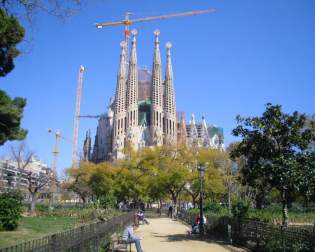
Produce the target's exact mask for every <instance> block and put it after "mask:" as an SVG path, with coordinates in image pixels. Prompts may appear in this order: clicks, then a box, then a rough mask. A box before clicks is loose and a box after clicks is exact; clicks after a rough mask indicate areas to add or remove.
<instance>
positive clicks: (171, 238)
mask: <svg viewBox="0 0 315 252" xmlns="http://www.w3.org/2000/svg"><path fill="white" fill-rule="evenodd" d="M151 235H152V236H154V237H158V238H167V240H166V241H164V242H177V241H202V242H207V243H217V244H220V245H228V244H229V243H228V242H227V241H226V240H223V239H218V238H215V237H204V238H200V237H199V236H198V235H188V234H160V233H154V232H152V233H151Z"/></svg>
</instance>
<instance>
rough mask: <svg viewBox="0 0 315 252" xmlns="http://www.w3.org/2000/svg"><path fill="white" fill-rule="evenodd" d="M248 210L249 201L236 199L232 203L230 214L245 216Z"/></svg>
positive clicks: (238, 216) (240, 217)
mask: <svg viewBox="0 0 315 252" xmlns="http://www.w3.org/2000/svg"><path fill="white" fill-rule="evenodd" d="M249 210H250V203H249V202H248V201H243V200H238V201H236V202H234V203H233V205H232V214H233V216H234V217H235V218H238V219H242V218H247V217H248V214H249Z"/></svg>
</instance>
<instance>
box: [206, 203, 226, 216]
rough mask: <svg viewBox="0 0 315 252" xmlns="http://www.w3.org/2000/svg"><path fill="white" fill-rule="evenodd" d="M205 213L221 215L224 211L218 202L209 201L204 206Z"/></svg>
mask: <svg viewBox="0 0 315 252" xmlns="http://www.w3.org/2000/svg"><path fill="white" fill-rule="evenodd" d="M205 211H207V212H212V213H216V214H221V213H223V211H224V207H222V206H221V205H220V203H218V202H214V201H209V202H207V204H206V207H205Z"/></svg>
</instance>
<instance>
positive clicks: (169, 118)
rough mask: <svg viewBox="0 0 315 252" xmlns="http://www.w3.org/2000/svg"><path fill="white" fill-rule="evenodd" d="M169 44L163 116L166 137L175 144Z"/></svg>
mask: <svg viewBox="0 0 315 252" xmlns="http://www.w3.org/2000/svg"><path fill="white" fill-rule="evenodd" d="M171 48H172V44H171V43H170V42H167V43H166V49H167V55H166V71H165V95H164V114H165V131H164V133H165V134H166V137H168V138H169V139H172V142H173V143H176V136H177V124H176V104H175V91H174V83H173V67H172V59H171Z"/></svg>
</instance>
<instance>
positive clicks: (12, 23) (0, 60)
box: [0, 8, 25, 77]
mask: <svg viewBox="0 0 315 252" xmlns="http://www.w3.org/2000/svg"><path fill="white" fill-rule="evenodd" d="M24 34H25V31H24V28H23V27H22V26H21V25H20V23H19V21H18V20H17V19H16V18H15V17H14V16H12V15H8V14H7V12H6V11H5V10H4V9H1V8H0V76H1V77H3V76H5V75H6V74H8V73H9V72H11V71H12V70H13V68H14V62H13V60H14V58H15V57H17V56H18V55H19V54H20V51H19V50H18V49H17V48H16V45H17V44H18V43H20V42H21V41H22V39H23V38H24Z"/></svg>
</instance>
